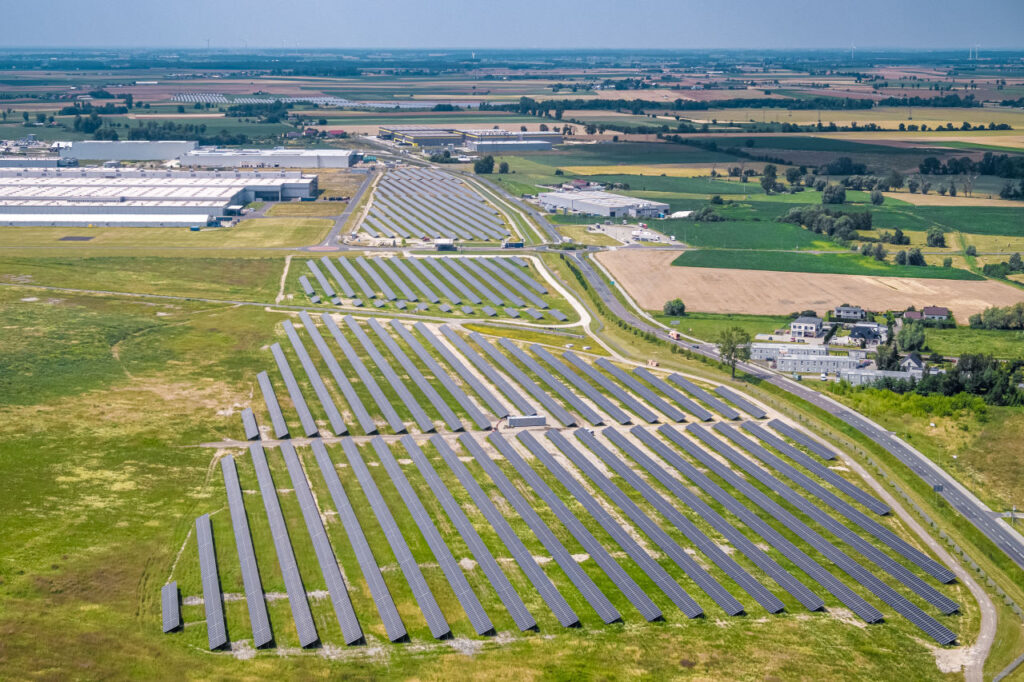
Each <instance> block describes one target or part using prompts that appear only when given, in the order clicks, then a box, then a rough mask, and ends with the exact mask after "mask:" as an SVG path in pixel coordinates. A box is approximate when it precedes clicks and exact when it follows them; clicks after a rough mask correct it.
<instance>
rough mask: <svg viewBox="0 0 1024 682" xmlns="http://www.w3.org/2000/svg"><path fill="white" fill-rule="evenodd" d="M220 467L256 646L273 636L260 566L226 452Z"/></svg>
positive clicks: (238, 489) (232, 468) (236, 482)
mask: <svg viewBox="0 0 1024 682" xmlns="http://www.w3.org/2000/svg"><path fill="white" fill-rule="evenodd" d="M220 467H221V473H222V474H223V475H224V489H225V490H226V491H227V497H228V509H229V511H230V512H231V527H232V529H233V530H234V532H235V549H236V550H237V551H238V564H239V566H240V567H241V569H242V583H243V585H244V586H245V602H246V605H247V606H248V608H249V625H250V626H251V627H252V640H253V645H254V646H255V647H256V648H259V647H261V646H266V645H267V644H270V642H271V641H273V639H274V633H273V632H271V630H270V619H269V617H268V616H267V603H266V601H264V599H263V582H262V581H261V580H260V569H259V566H258V565H257V563H256V554H255V553H254V552H253V549H252V534H251V533H250V532H249V518H248V516H246V513H245V502H244V501H243V500H242V487H241V486H240V485H239V483H238V471H237V469H235V458H234V457H232V456H231V455H227V456H226V457H224V458H223V459H221V461H220Z"/></svg>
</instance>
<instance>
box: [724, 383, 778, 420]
mask: <svg viewBox="0 0 1024 682" xmlns="http://www.w3.org/2000/svg"><path fill="white" fill-rule="evenodd" d="M715 393H717V394H718V395H720V396H722V397H723V398H725V399H726V400H728V401H729V402H730V403H732V404H733V405H735V406H736V407H738V408H740V409H741V410H743V411H744V412H746V413H747V414H749V415H750V416H751V417H753V418H754V419H764V418H765V417H767V416H768V415H767V414H766V413H765V411H764V410H762V409H761V408H760V407H758V406H757V405H755V404H754V403H752V402H750V401H749V400H747V399H746V398H744V397H743V396H741V395H739V394H738V393H736V392H735V391H730V390H729V389H728V388H726V387H725V386H716V387H715Z"/></svg>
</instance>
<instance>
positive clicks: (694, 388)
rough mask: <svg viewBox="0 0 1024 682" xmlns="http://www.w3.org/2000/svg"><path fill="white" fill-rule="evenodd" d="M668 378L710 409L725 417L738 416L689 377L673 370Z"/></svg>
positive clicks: (734, 417) (738, 415)
mask: <svg viewBox="0 0 1024 682" xmlns="http://www.w3.org/2000/svg"><path fill="white" fill-rule="evenodd" d="M668 380H669V381H671V382H672V383H673V384H675V385H676V386H678V387H679V388H681V389H683V390H684V391H686V392H687V393H689V394H690V395H692V396H694V397H696V398H697V399H698V400H701V401H702V402H703V403H704V404H705V405H708V406H710V407H711V409H713V410H715V411H716V412H718V414H720V415H722V416H723V417H725V418H726V419H739V418H740V413H739V412H737V411H736V410H734V409H732V408H731V407H729V406H728V405H726V404H725V403H724V402H722V401H721V400H719V399H718V398H716V397H715V396H713V395H712V394H711V393H709V392H708V391H705V390H704V389H703V388H701V387H700V386H698V385H697V384H695V383H693V382H692V381H690V380H689V379H687V378H685V377H683V376H680V375H679V374H676V373H675V372H673V373H672V374H669V375H668Z"/></svg>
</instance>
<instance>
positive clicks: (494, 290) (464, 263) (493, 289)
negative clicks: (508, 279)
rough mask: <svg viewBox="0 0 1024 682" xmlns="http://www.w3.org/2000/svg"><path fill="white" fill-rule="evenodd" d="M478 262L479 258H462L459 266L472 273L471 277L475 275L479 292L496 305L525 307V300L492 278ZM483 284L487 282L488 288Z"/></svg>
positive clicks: (475, 282)
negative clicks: (505, 304)
mask: <svg viewBox="0 0 1024 682" xmlns="http://www.w3.org/2000/svg"><path fill="white" fill-rule="evenodd" d="M478 260H479V259H478V258H460V259H459V260H458V261H457V262H458V264H459V266H460V267H462V268H463V269H464V270H465V271H466V272H468V273H470V275H475V278H474V281H473V285H474V286H475V287H476V288H477V291H479V292H480V293H481V294H483V295H484V296H485V297H486V298H487V299H488V300H490V302H491V303H493V304H494V305H501V304H502V303H506V302H507V303H509V304H510V305H514V306H522V305H525V303H524V302H523V299H521V298H519V297H518V296H516V295H515V294H513V293H512V292H511V291H509V290H508V289H507V288H506V287H505V285H504V284H502V283H501V282H499V281H497V280H496V279H494V277H491V274H490V273H489V272H487V271H486V270H484V269H483V267H481V266H480V264H479V263H478V262H477V261H478ZM481 282H486V283H487V286H486V287H485V286H483V284H481ZM488 287H490V288H488Z"/></svg>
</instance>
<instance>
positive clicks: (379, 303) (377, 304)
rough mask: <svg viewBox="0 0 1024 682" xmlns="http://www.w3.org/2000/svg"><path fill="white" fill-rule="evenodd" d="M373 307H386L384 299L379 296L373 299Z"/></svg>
mask: <svg viewBox="0 0 1024 682" xmlns="http://www.w3.org/2000/svg"><path fill="white" fill-rule="evenodd" d="M373 307H374V308H383V307H384V301H382V300H380V299H379V298H375V299H373Z"/></svg>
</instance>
